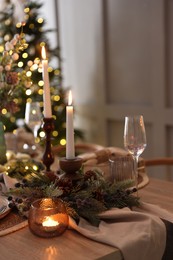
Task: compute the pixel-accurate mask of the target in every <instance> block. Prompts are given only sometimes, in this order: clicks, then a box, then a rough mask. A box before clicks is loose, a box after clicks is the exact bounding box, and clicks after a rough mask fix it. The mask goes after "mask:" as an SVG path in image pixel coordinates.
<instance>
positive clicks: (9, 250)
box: [0, 179, 173, 260]
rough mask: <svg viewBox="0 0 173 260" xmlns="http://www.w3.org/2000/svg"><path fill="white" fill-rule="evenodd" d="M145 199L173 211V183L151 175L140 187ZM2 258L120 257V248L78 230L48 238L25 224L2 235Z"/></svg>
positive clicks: (84, 259)
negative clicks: (34, 233)
mask: <svg viewBox="0 0 173 260" xmlns="http://www.w3.org/2000/svg"><path fill="white" fill-rule="evenodd" d="M139 195H140V197H141V199H142V200H143V201H146V202H149V203H154V204H157V205H159V206H161V207H163V208H165V209H168V210H170V211H171V212H173V183H172V182H166V181H162V180H156V179H151V180H150V183H149V185H148V186H147V187H145V188H144V189H142V190H140V192H139ZM0 259H1V260H7V259H9V260H19V259H24V260H55V259H56V260H64V259H65V260H94V259H100V260H113V259H114V260H119V259H122V256H121V253H120V251H119V250H118V249H116V248H113V247H111V246H107V245H104V244H101V243H97V242H94V241H91V240H89V239H87V238H85V237H83V236H81V235H80V234H78V233H76V232H75V231H72V230H68V231H66V232H65V233H64V234H63V235H62V236H60V237H56V238H51V239H45V238H39V237H37V236H34V235H33V234H32V233H31V232H30V231H29V229H28V227H25V228H23V229H21V230H19V231H16V232H14V233H11V234H8V235H6V236H4V237H0Z"/></svg>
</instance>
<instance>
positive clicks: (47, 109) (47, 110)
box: [42, 46, 52, 118]
mask: <svg viewBox="0 0 173 260" xmlns="http://www.w3.org/2000/svg"><path fill="white" fill-rule="evenodd" d="M42 70H43V71H42V75H43V81H44V93H43V101H44V111H43V113H44V117H45V118H51V117H52V107H51V99H50V86H49V75H48V60H47V59H46V50H45V47H44V46H42Z"/></svg>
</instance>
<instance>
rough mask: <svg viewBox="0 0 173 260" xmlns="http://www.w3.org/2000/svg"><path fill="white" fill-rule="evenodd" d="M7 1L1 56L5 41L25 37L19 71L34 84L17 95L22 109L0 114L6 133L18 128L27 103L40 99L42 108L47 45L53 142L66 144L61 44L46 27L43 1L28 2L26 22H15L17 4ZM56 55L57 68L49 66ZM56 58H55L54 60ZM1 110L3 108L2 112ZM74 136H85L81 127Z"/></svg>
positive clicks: (0, 19) (1, 15) (0, 18)
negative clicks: (43, 48)
mask: <svg viewBox="0 0 173 260" xmlns="http://www.w3.org/2000/svg"><path fill="white" fill-rule="evenodd" d="M4 2H5V3H6V5H5V8H4V9H3V11H1V12H0V55H2V53H3V52H4V45H5V43H7V42H9V41H10V40H11V39H13V36H14V35H15V34H16V33H18V34H20V33H21V31H22V34H23V35H24V36H25V38H26V41H27V44H28V46H27V48H26V49H24V50H23V51H21V52H20V53H19V56H20V57H19V60H20V61H19V62H18V64H17V66H18V70H21V69H22V70H23V71H26V68H28V67H29V70H28V69H27V70H28V71H27V76H28V77H31V79H32V86H31V87H30V88H29V89H27V90H25V89H24V90H23V92H22V91H21V92H20V96H18V97H17V98H15V103H16V104H17V105H18V107H19V110H18V111H17V112H16V113H11V112H10V111H8V109H4V110H3V113H1V114H0V121H2V122H3V123H4V125H5V131H6V132H12V131H14V130H15V129H17V127H18V125H17V120H18V119H21V118H24V114H25V106H26V102H28V101H29V102H31V101H39V102H40V107H41V109H43V85H44V83H43V80H42V67H41V46H43V45H45V46H46V51H47V53H48V60H49V69H48V71H49V79H50V85H51V88H50V92H51V102H52V113H53V117H54V119H55V120H54V127H55V128H54V131H53V132H52V136H53V141H52V143H53V145H59V144H62V145H63V144H65V143H66V141H65V135H66V130H65V129H66V128H65V121H66V113H65V110H66V92H67V90H64V88H63V86H62V75H61V69H60V66H59V65H60V62H61V60H60V50H59V47H56V48H51V47H50V43H49V40H48V37H47V33H48V32H50V31H51V30H44V25H45V20H44V18H42V17H41V16H40V14H39V10H40V8H41V7H42V5H43V4H42V3H40V2H38V1H25V4H24V6H23V14H24V15H23V17H24V19H23V21H16V19H15V16H14V12H15V6H14V5H13V3H12V2H11V0H4ZM52 58H53V61H54V63H56V64H57V67H56V68H54V67H52V66H50V64H51V60H52ZM55 59H56V61H55ZM1 112H2V111H1ZM75 136H76V137H79V138H83V134H82V132H81V131H80V130H77V129H75Z"/></svg>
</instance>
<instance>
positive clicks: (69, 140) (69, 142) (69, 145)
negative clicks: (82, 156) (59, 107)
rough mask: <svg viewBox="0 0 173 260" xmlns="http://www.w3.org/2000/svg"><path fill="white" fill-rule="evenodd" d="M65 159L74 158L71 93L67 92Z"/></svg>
mask: <svg viewBox="0 0 173 260" xmlns="http://www.w3.org/2000/svg"><path fill="white" fill-rule="evenodd" d="M66 158H67V159H74V158H75V149H74V127H73V106H72V93H71V91H69V97H68V106H67V107H66Z"/></svg>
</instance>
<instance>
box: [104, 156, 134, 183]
mask: <svg viewBox="0 0 173 260" xmlns="http://www.w3.org/2000/svg"><path fill="white" fill-rule="evenodd" d="M109 163H110V178H111V180H112V181H116V182H118V181H124V180H128V179H130V180H132V181H134V184H135V175H134V164H133V158H132V157H131V156H129V155H127V156H112V157H111V158H110V159H109ZM132 184H133V183H132Z"/></svg>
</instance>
